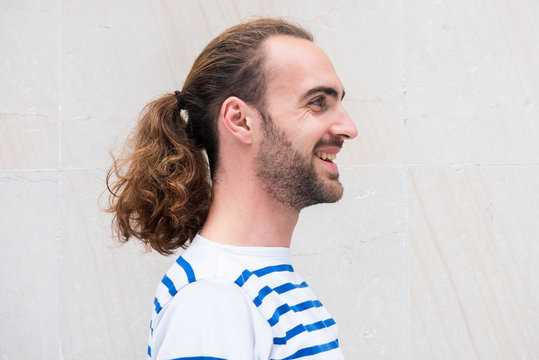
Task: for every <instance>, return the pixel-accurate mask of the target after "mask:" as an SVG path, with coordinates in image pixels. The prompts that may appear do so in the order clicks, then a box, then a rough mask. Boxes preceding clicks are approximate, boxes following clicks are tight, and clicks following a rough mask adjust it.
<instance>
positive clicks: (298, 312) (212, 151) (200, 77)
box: [107, 19, 357, 360]
mask: <svg viewBox="0 0 539 360" xmlns="http://www.w3.org/2000/svg"><path fill="white" fill-rule="evenodd" d="M343 97H344V89H343V85H342V83H341V81H340V79H339V77H338V76H337V74H336V73H335V70H334V68H333V65H332V63H331V61H330V60H329V58H328V57H327V55H326V54H325V53H324V52H323V51H322V50H321V49H320V48H319V47H317V46H316V45H315V44H314V43H313V42H312V37H311V35H310V34H309V33H308V32H307V31H305V30H304V29H302V28H300V27H297V26H295V25H292V24H290V23H287V22H284V21H281V20H276V19H260V20H255V21H251V22H248V23H244V24H240V25H237V26H235V27H233V28H230V29H228V30H227V31H225V32H224V33H223V34H221V35H220V36H218V37H217V38H216V39H214V40H213V41H212V42H211V43H210V44H208V46H207V47H206V48H205V49H204V50H203V51H202V53H201V54H200V55H199V57H198V58H197V59H196V61H195V63H194V65H193V68H192V69H191V72H190V73H189V75H188V77H187V79H186V81H185V83H184V86H183V89H182V91H181V92H176V94H167V95H165V96H163V97H162V98H160V99H158V100H156V101H154V102H152V103H151V104H149V105H148V107H147V109H146V111H145V112H144V113H143V115H142V116H141V118H140V120H139V124H138V127H137V129H136V131H135V134H134V136H133V138H132V140H131V152H130V153H128V155H127V156H126V157H124V158H122V159H117V160H115V167H114V169H113V171H111V172H109V176H108V178H107V182H108V184H109V190H110V191H111V193H112V197H111V211H112V212H114V213H115V221H116V225H117V227H118V232H119V234H120V238H121V239H122V240H124V241H127V240H128V239H129V238H130V237H132V236H134V237H137V238H139V239H141V240H142V241H144V242H145V243H146V244H147V245H149V246H151V247H152V248H154V249H155V250H157V251H159V252H161V253H163V254H168V253H171V252H172V251H173V250H174V249H176V248H178V247H180V246H185V244H187V243H188V242H189V241H190V240H192V241H191V243H190V245H189V247H188V249H187V250H186V251H185V252H184V253H183V254H182V256H180V257H179V258H178V260H177V261H176V262H175V263H174V264H173V266H172V267H171V268H170V270H169V271H168V272H167V273H166V275H165V276H164V278H163V280H162V281H161V283H160V284H159V286H158V289H157V294H156V298H155V301H154V312H153V316H152V321H151V325H150V340H149V347H148V355H149V357H150V358H152V359H233V360H236V359H237V360H241V359H296V358H308V359H342V352H341V351H340V349H339V343H338V338H337V328H336V325H335V321H334V320H333V319H332V318H331V316H330V315H329V314H328V313H327V311H326V310H325V308H324V307H323V306H322V304H321V302H320V301H319V300H318V299H317V298H316V296H315V295H314V293H313V292H312V291H311V289H310V288H309V287H308V285H307V284H306V283H305V282H304V281H303V280H302V279H301V278H300V277H299V275H298V274H297V273H295V272H294V270H293V267H292V266H291V263H290V250H289V246H290V241H291V238H292V233H293V230H294V227H295V225H296V223H297V220H298V216H299V212H300V210H301V209H302V208H304V207H306V206H309V205H313V204H317V203H324V202H335V201H337V200H339V199H340V198H341V196H342V192H343V188H342V185H341V183H340V182H339V180H338V178H339V173H338V168H337V166H336V164H334V163H333V160H334V159H335V158H336V156H337V154H338V152H339V151H340V149H341V147H342V145H343V141H344V140H347V139H352V138H354V137H355V136H356V135H357V130H356V128H355V126H354V124H353V122H352V120H351V119H350V118H349V117H348V115H347V113H346V112H345V110H344V109H343V106H342V103H341V100H342V98H343ZM204 151H205V153H206V155H207V158H208V163H209V169H210V172H211V173H210V174H208V165H207V164H206V162H205V161H206V160H205V157H204ZM112 174H115V175H116V177H117V180H115V181H114V182H113V181H112V180H111V175H112Z"/></svg>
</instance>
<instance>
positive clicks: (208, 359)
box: [171, 356, 226, 360]
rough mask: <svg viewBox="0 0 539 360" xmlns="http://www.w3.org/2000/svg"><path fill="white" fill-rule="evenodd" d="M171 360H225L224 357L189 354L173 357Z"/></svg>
mask: <svg viewBox="0 0 539 360" xmlns="http://www.w3.org/2000/svg"><path fill="white" fill-rule="evenodd" d="M171 360H226V359H223V358H216V357H213V356H190V357H181V358H174V359H171Z"/></svg>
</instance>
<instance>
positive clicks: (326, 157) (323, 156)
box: [314, 151, 337, 162]
mask: <svg viewBox="0 0 539 360" xmlns="http://www.w3.org/2000/svg"><path fill="white" fill-rule="evenodd" d="M314 154H315V155H316V157H318V158H319V159H321V160H324V161H328V162H333V160H335V159H336V158H337V154H327V153H325V152H321V151H317V152H315V153H314Z"/></svg>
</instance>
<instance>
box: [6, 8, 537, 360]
mask: <svg viewBox="0 0 539 360" xmlns="http://www.w3.org/2000/svg"><path fill="white" fill-rule="evenodd" d="M253 15H272V16H281V17H284V18H287V19H290V20H293V21H297V22H299V23H301V24H303V25H304V26H306V27H307V28H309V29H310V30H312V31H313V32H314V34H315V36H316V39H317V43H318V44H319V45H320V46H321V47H322V48H323V49H325V50H326V51H327V52H328V54H329V55H330V57H331V58H332V59H333V61H334V63H335V65H336V68H337V71H338V72H339V74H340V76H341V78H342V80H343V82H344V84H345V87H346V92H347V96H346V99H345V106H346V107H347V109H348V111H349V113H350V114H351V116H352V117H353V119H354V120H355V122H356V124H357V126H358V128H359V138H358V140H355V141H354V142H352V143H350V144H349V145H348V147H347V148H346V149H345V151H344V154H343V155H342V156H341V157H340V159H339V163H340V165H341V168H342V169H343V170H342V179H343V183H344V184H345V186H346V192H345V198H344V199H343V200H342V201H341V202H340V203H338V204H337V205H321V206H316V207H312V208H309V209H306V210H305V211H304V212H303V214H302V217H301V220H300V222H299V224H298V228H297V231H296V233H295V235H294V241H293V253H294V261H295V263H296V268H297V269H298V270H299V271H300V272H301V273H302V274H303V275H304V277H305V278H306V279H307V281H308V282H309V283H310V285H311V286H312V287H313V288H314V289H315V291H316V292H317V294H318V296H319V297H320V298H321V299H322V301H323V302H324V303H325V305H326V306H327V307H328V309H329V311H330V312H331V313H332V314H333V315H334V317H335V318H336V320H337V322H338V324H339V328H340V333H341V338H340V341H341V344H342V347H343V349H344V351H345V355H346V356H347V358H348V359H425V360H426V359H532V358H535V359H537V358H539V341H537V334H538V333H539V314H538V311H539V310H538V309H539V306H538V302H539V300H538V299H539V286H538V279H537V275H538V272H539V269H538V265H537V264H538V263H539V262H538V259H539V248H538V245H537V240H538V235H537V234H538V233H539V225H538V222H537V217H538V214H539V141H538V139H539V66H538V64H539V41H538V40H537V39H538V38H539V22H538V21H537V19H538V18H539V2H537V1H535V0H516V1H511V2H509V1H503V0H491V1H479V0H477V1H473V0H453V1H442V0H437V1H435V0H432V1H427V0H421V1H420V0H378V1H375V0H357V1H351V0H348V1H345V0H341V1H313V0H301V1H283V0H281V1H278V0H274V1H251V0H243V1H239V0H235V1H217V0H214V1H209V0H207V1H202V0H201V1H180V0H178V1H173V0H161V1H143V0H129V1H127V0H116V1H110V0H107V1H106V0H94V1H81V0H78V1H76V0H42V1H39V0H0V39H1V41H2V51H1V52H0V79H1V81H2V82H1V84H2V85H1V86H0V244H1V245H0V246H1V251H0V279H1V283H0V284H1V285H0V305H1V306H0V319H1V320H0V332H1V336H0V358H2V359H29V358H32V359H64V360H68V359H143V358H144V357H145V351H146V339H147V328H148V323H149V315H150V310H151V303H152V299H153V292H154V289H155V286H156V285H157V282H158V281H159V280H160V278H161V276H162V274H163V272H164V271H165V269H166V268H167V267H168V265H169V264H170V263H171V262H172V261H173V258H172V257H170V258H163V257H160V256H158V255H155V254H146V253H144V252H143V251H142V250H141V248H140V247H138V246H136V245H135V244H128V245H126V246H124V247H118V246H117V245H116V244H115V243H114V242H113V241H112V240H111V231H110V217H109V215H106V214H104V213H103V212H101V211H100V210H99V203H98V198H99V195H100V194H101V192H102V191H103V189H104V175H105V172H106V169H107V168H108V167H109V165H110V159H109V155H108V151H109V150H111V149H118V147H119V146H120V145H121V143H122V141H123V140H124V138H125V136H126V134H127V133H128V131H129V129H130V127H132V125H133V123H134V121H135V119H136V116H137V113H138V112H139V111H140V110H141V108H142V106H143V105H144V104H145V103H146V102H148V101H149V100H151V99H153V98H155V97H157V96H159V95H161V94H162V93H164V92H166V91H172V90H174V89H177V88H180V87H181V83H182V80H183V79H184V77H185V75H186V73H187V71H188V70H189V68H190V66H191V64H192V61H193V60H194V58H195V56H196V55H197V54H198V52H199V51H200V50H201V49H202V47H203V46H204V45H205V44H206V43H207V42H208V41H209V40H210V39H211V38H213V37H214V36H215V35H217V34H218V33H219V32H221V31H222V30H223V29H225V28H226V27H228V26H231V25H233V24H236V23H237V22H238V21H239V20H240V19H246V18H249V17H251V16H253ZM101 202H103V201H102V200H101Z"/></svg>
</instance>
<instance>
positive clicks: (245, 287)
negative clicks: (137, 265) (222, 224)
mask: <svg viewBox="0 0 539 360" xmlns="http://www.w3.org/2000/svg"><path fill="white" fill-rule="evenodd" d="M148 358H149V359H184V360H187V359H192V360H194V359H215V360H218V359H229V360H244V359H245V360H251V359H252V360H262V359H264V360H269V359H271V360H291V359H306V360H307V359H309V360H314V359H317V360H318V359H320V360H322V359H325V360H337V359H343V355H342V352H341V350H340V349H339V340H338V337H337V326H336V324H335V321H334V320H333V318H332V317H331V316H330V315H329V313H328V312H327V310H326V309H325V308H324V306H323V305H322V303H321V302H320V301H319V300H318V299H317V298H316V296H315V295H314V293H313V292H312V290H311V289H310V288H309V286H308V285H307V283H306V282H305V281H304V280H303V279H302V278H301V277H300V276H299V275H298V274H297V273H296V272H294V269H293V267H292V265H291V263H290V249H288V248H271V247H238V246H230V245H220V244H217V243H214V242H211V241H209V240H206V239H204V238H203V237H201V236H197V237H196V238H195V239H194V240H193V242H192V244H191V245H190V246H189V248H188V249H187V250H186V251H185V252H184V253H183V254H182V256H180V257H179V258H178V259H177V260H176V262H175V263H174V264H173V265H172V266H171V268H170V269H169V270H168V271H167V273H166V274H165V276H164V277H163V280H162V281H161V283H160V284H159V285H158V287H157V291H156V297H155V299H154V306H153V315H152V320H151V323H150V339H149V344H148Z"/></svg>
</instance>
